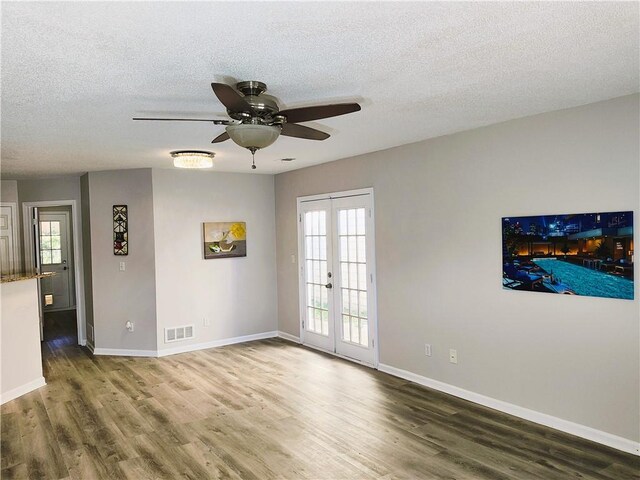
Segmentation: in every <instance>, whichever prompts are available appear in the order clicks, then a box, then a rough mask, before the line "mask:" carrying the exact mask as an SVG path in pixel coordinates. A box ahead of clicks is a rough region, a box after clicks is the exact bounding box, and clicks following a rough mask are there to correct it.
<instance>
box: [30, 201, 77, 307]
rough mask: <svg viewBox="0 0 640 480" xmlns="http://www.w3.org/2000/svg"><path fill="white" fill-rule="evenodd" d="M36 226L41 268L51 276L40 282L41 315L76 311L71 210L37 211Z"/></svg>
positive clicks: (44, 208) (50, 209) (51, 208)
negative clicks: (37, 226) (50, 273)
mask: <svg viewBox="0 0 640 480" xmlns="http://www.w3.org/2000/svg"><path fill="white" fill-rule="evenodd" d="M38 225H39V228H38V241H37V244H38V245H37V250H38V252H39V253H40V269H41V271H42V272H43V273H44V272H52V273H54V275H53V276H51V277H46V278H42V279H41V280H40V302H41V306H42V312H43V313H46V312H55V311H60V310H71V309H75V308H76V304H75V295H74V279H73V264H74V261H73V237H72V235H71V207H43V208H40V209H38Z"/></svg>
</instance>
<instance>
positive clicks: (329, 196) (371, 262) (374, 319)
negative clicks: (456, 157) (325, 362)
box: [296, 187, 380, 369]
mask: <svg viewBox="0 0 640 480" xmlns="http://www.w3.org/2000/svg"><path fill="white" fill-rule="evenodd" d="M364 195H368V196H369V198H370V199H371V230H372V231H371V235H370V236H371V240H370V241H371V248H372V249H373V251H374V252H376V225H375V220H376V214H375V197H374V193H373V187H367V188H359V189H355V190H344V191H340V192H331V193H322V194H318V195H306V196H302V197H297V198H296V216H297V219H298V221H297V222H296V223H297V224H298V228H297V229H296V231H297V234H298V313H299V315H298V316H299V319H298V326H299V329H300V343H301V344H304V334H305V331H304V327H303V319H304V317H305V313H306V300H305V298H306V297H305V295H306V293H305V292H306V290H305V288H304V285H303V284H304V262H302V261H301V259H302V258H304V235H303V234H304V232H303V231H302V213H301V211H300V207H301V206H302V204H303V203H307V202H313V201H317V200H333V199H337V198H345V197H360V196H364ZM332 210H333V209H332ZM331 217H332V222H333V221H334V220H335V219H333V211H331ZM332 231H333V229H332ZM331 241H333V238H332V239H331ZM334 255H335V252H334ZM367 267H368V268H369V267H370V270H369V273H370V274H371V280H372V281H371V290H370V293H368V294H369V295H371V302H372V305H373V307H374V308H373V315H371V316H370V317H369V320H370V325H371V331H370V333H371V339H372V341H373V346H372V348H373V365H370V364H368V363H364V362H360V361H358V360H356V359H354V358H351V357H347V356H345V355H341V354H339V353H336V352H331V351H329V350H324V349H322V348H318V347H314V346H313V345H306V344H305V346H307V347H309V348H314V349H316V350H320V351H322V352H325V353H329V354H331V355H334V356H336V357H340V358H344V359H346V360H349V361H351V362H355V363H359V364H361V365H365V366H368V367H373V368H375V369H377V368H378V364H379V361H380V342H379V338H378V294H377V284H378V277H377V271H376V255H373V257H372V258H371V259H367ZM333 316H334V322H335V320H336V319H335V312H334V315H333ZM338 330H339V329H337V328H334V335H338Z"/></svg>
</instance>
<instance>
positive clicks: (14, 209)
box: [0, 202, 22, 273]
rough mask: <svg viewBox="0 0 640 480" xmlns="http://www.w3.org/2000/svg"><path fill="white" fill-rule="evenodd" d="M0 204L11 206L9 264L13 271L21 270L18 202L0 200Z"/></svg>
mask: <svg viewBox="0 0 640 480" xmlns="http://www.w3.org/2000/svg"><path fill="white" fill-rule="evenodd" d="M0 206H3V207H9V208H11V221H12V222H13V258H12V259H11V264H12V267H13V273H17V272H20V271H21V270H22V268H21V266H20V258H22V257H21V256H20V222H18V204H17V203H16V202H0Z"/></svg>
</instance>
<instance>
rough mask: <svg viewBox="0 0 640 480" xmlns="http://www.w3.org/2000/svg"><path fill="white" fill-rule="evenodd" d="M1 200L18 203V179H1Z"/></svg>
mask: <svg viewBox="0 0 640 480" xmlns="http://www.w3.org/2000/svg"><path fill="white" fill-rule="evenodd" d="M0 201H2V202H9V203H16V204H17V203H18V182H17V180H2V181H0Z"/></svg>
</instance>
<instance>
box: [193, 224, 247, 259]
mask: <svg viewBox="0 0 640 480" xmlns="http://www.w3.org/2000/svg"><path fill="white" fill-rule="evenodd" d="M203 233H204V259H205V260H210V259H212V258H229V257H246V256H247V226H246V224H245V222H209V223H204V224H203Z"/></svg>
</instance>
